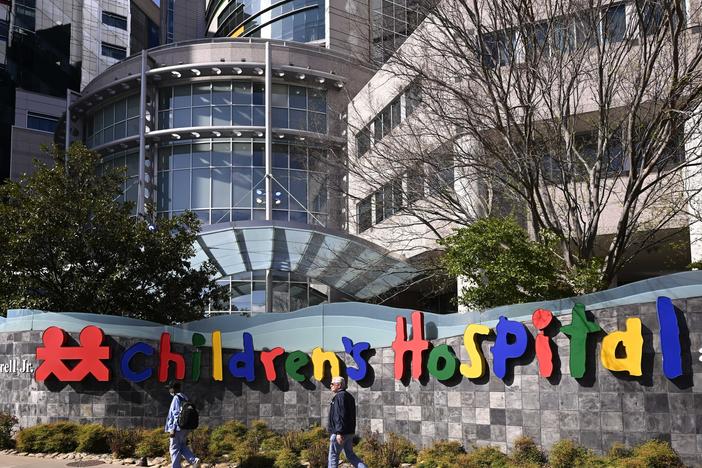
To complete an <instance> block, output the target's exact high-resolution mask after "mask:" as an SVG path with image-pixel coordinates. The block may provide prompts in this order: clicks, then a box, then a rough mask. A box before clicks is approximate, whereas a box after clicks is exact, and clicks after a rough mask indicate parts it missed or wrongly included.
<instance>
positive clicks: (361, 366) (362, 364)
mask: <svg viewBox="0 0 702 468" xmlns="http://www.w3.org/2000/svg"><path fill="white" fill-rule="evenodd" d="M341 341H342V342H343V343H344V350H346V354H350V355H351V357H352V358H353V360H354V361H356V364H358V369H354V368H353V367H349V368H347V369H346V373H347V374H348V375H349V378H351V379H353V380H355V381H356V382H358V381H359V380H363V379H365V378H366V374H367V373H368V362H367V361H366V360H365V359H363V356H361V353H362V352H363V351H365V350H367V349H370V343H367V342H365V341H361V342H360V343H356V344H353V341H351V340H350V339H349V338H346V337H345V336H342V337H341Z"/></svg>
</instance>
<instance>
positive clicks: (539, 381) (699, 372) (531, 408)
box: [0, 297, 702, 465]
mask: <svg viewBox="0 0 702 468" xmlns="http://www.w3.org/2000/svg"><path fill="white" fill-rule="evenodd" d="M674 304H675V306H676V308H677V312H678V320H679V324H680V328H681V335H682V336H681V343H682V349H683V369H684V375H683V376H682V377H680V378H679V379H676V380H675V381H670V380H668V379H667V378H666V377H665V376H664V374H663V371H662V364H661V363H662V360H661V353H660V339H659V336H658V328H659V327H658V321H657V318H656V307H655V303H645V304H635V305H628V306H622V307H618V308H608V309H600V310H596V311H593V312H592V313H593V315H594V317H595V319H596V321H597V322H598V323H599V325H600V326H601V327H602V328H603V330H604V331H605V332H612V331H614V330H615V329H620V330H623V329H624V321H625V319H626V318H627V317H639V318H641V320H642V322H643V325H644V328H643V335H644V358H643V377H641V378H632V377H628V376H622V375H615V374H614V373H612V372H610V371H608V370H605V369H604V368H603V367H602V366H601V364H600V360H599V343H600V341H601V338H602V335H600V336H598V337H597V338H596V339H593V340H592V344H593V346H591V347H590V350H589V357H588V372H587V373H586V377H585V378H583V379H580V380H576V379H573V378H572V377H571V376H570V375H569V371H568V353H569V347H568V345H569V341H568V339H567V337H565V335H563V334H558V335H556V337H555V341H556V344H557V348H558V356H559V359H558V360H556V365H555V369H556V372H555V374H556V375H555V376H554V377H552V378H551V379H545V378H542V377H540V376H539V375H538V368H537V363H536V360H535V358H534V357H533V351H531V350H533V344H532V345H530V347H529V349H530V351H528V353H527V355H526V356H525V357H524V358H521V359H520V360H519V362H518V363H516V365H514V367H513V370H512V371H511V372H509V373H508V376H507V378H506V380H505V381H504V382H503V381H501V380H499V379H498V378H496V377H495V376H494V375H493V374H492V373H490V374H489V376H486V377H484V378H482V379H478V380H469V379H455V380H452V381H450V382H439V381H436V380H435V379H433V378H429V379H424V378H423V379H422V380H421V381H420V382H417V381H411V382H407V383H405V382H402V381H395V380H394V378H393V362H394V353H393V350H392V349H390V348H384V349H383V348H378V349H375V352H374V354H373V355H372V357H371V358H370V359H369V363H370V366H371V368H372V369H373V372H371V373H370V374H371V375H370V376H369V378H368V379H367V381H366V382H363V383H362V384H358V383H355V382H352V383H351V385H350V391H351V392H352V393H353V394H355V396H356V401H357V404H358V431H359V432H360V433H361V434H368V433H369V432H371V431H378V432H381V433H389V432H396V433H398V434H402V435H403V436H405V437H408V438H409V439H410V440H412V441H413V442H415V443H416V444H418V445H426V444H430V443H431V442H432V441H434V440H438V439H453V440H458V441H461V442H463V443H464V444H472V443H478V444H492V445H496V446H498V447H500V448H501V449H503V450H509V449H510V448H511V444H512V443H513V441H514V440H515V438H517V437H518V436H520V435H527V436H530V437H533V438H534V439H535V440H536V441H537V442H538V443H540V444H542V445H543V446H544V447H546V448H548V447H549V446H551V445H552V444H553V443H554V442H556V441H557V440H559V439H563V438H570V439H573V440H575V441H578V442H580V443H581V444H584V445H585V446H587V447H590V448H592V449H594V450H597V451H601V450H607V448H608V447H610V446H611V445H612V444H613V443H615V442H623V443H626V444H636V443H639V442H642V441H644V440H647V439H650V438H654V437H657V438H662V439H665V440H668V441H670V442H671V444H672V446H673V447H674V448H675V450H677V451H678V452H679V453H680V454H681V455H682V456H683V457H684V458H685V460H686V461H687V462H688V463H690V464H692V465H700V464H702V362H700V361H699V359H698V357H699V355H698V351H697V350H698V349H700V348H701V347H702V298H701V297H697V298H690V299H679V300H675V301H674ZM558 318H559V319H560V320H561V323H562V324H563V325H566V324H568V322H569V321H570V314H565V315H562V316H559V317H558ZM530 331H531V333H532V335H534V334H535V333H534V329H533V328H532V327H530ZM74 338H77V337H76V336H74ZM107 340H108V341H109V343H110V345H111V347H112V352H113V356H116V357H119V356H120V355H121V353H122V351H123V350H124V349H125V348H126V347H128V346H129V345H131V344H132V343H133V342H136V341H137V340H134V339H124V338H118V339H117V340H116V341H115V340H114V339H113V338H111V337H110V338H108V339H107ZM444 342H445V343H448V344H449V345H451V346H452V347H453V349H454V350H455V351H456V355H457V356H458V357H460V359H461V361H463V362H467V355H466V352H465V349H464V348H463V346H462V336H460V337H454V338H448V339H441V340H435V341H434V345H437V344H440V343H444ZM0 343H2V344H0V356H2V359H3V361H2V362H0V364H4V363H5V362H9V361H10V360H12V359H15V360H18V361H19V362H21V360H22V359H26V360H28V361H30V362H34V352H35V349H36V347H37V346H38V345H39V344H40V332H39V331H31V332H5V333H0ZM150 344H152V345H154V346H157V343H155V342H151V343H150ZM595 344H596V346H595ZM491 345H492V342H491V340H485V341H483V343H482V349H483V353H484V354H485V356H486V357H487V358H488V364H489V368H490V369H492V365H491V362H490V357H491V354H490V352H489V348H490V346H491ZM183 348H184V347H183V346H182V345H174V350H176V351H178V352H183V351H184V349H183ZM187 355H189V353H186V362H187ZM228 355H229V353H225V360H224V363H225V377H224V382H212V381H210V378H209V375H210V369H209V362H210V356H209V349H206V350H205V351H204V355H203V363H204V365H203V370H202V375H203V377H202V379H201V381H200V382H199V383H193V382H188V381H186V383H185V386H184V391H185V393H186V394H188V395H189V396H190V397H191V398H192V399H193V400H195V401H196V402H197V403H198V405H199V407H200V408H201V416H202V418H203V421H204V424H209V425H216V424H219V423H221V422H222V421H225V420H228V419H232V418H235V419H239V420H242V421H247V422H251V421H252V420H254V419H263V420H264V421H266V422H267V423H268V424H269V425H270V426H271V427H273V428H274V429H277V430H285V429H295V428H304V427H307V426H309V425H312V424H326V416H327V411H328V410H327V408H328V402H329V398H330V392H329V390H328V389H327V387H326V385H322V384H320V383H319V382H317V381H315V380H313V379H312V377H309V378H308V380H306V381H305V382H303V383H297V382H294V381H288V380H287V379H284V378H280V377H279V378H278V380H277V381H276V382H274V383H272V384H268V383H264V384H261V383H257V384H255V385H249V384H246V383H242V381H241V380H240V379H235V378H233V377H231V376H230V375H229V374H228V373H227V371H226V362H227V356H228ZM339 355H340V356H341V354H339ZM558 361H560V362H558ZM346 362H347V363H348V364H352V363H353V361H351V360H350V358H349V357H348V356H346ZM148 364H152V365H155V357H154V358H153V359H150V360H149V362H146V361H145V362H139V360H136V361H135V362H134V367H135V368H141V366H145V365H148ZM114 365H115V364H114V362H113V366H114ZM280 367H281V366H279V368H278V375H279V376H281V375H284V371H283V369H282V368H280ZM558 369H560V372H558ZM2 370H3V369H2V367H0V410H2V411H11V412H13V413H15V414H16V415H17V416H19V417H20V422H21V425H23V426H28V425H32V424H36V423H39V422H49V421H56V420H60V419H71V420H75V421H80V422H91V421H97V422H102V423H104V424H109V425H116V426H147V427H157V426H159V425H161V424H162V423H163V419H164V417H165V414H166V412H167V406H168V403H169V401H170V398H169V395H168V393H167V391H166V390H165V388H163V384H160V383H158V382H157V381H156V379H155V378H152V379H149V380H147V381H146V382H144V383H140V384H135V383H131V382H128V381H126V380H122V379H121V374H120V373H119V370H118V369H115V368H113V369H112V372H113V377H112V378H113V380H112V381H111V382H109V383H97V382H95V381H92V382H91V381H85V382H82V383H78V384H75V383H70V384H67V383H59V382H56V381H54V382H48V381H47V382H46V383H37V382H35V381H34V379H33V377H32V375H31V374H29V373H24V374H22V373H14V374H13V373H11V372H2ZM309 372H311V371H309ZM510 374H511V375H510ZM257 376H258V378H257V382H261V380H263V379H262V377H263V372H262V369H257ZM187 377H188V380H189V375H188V376H187ZM264 382H265V380H264Z"/></svg>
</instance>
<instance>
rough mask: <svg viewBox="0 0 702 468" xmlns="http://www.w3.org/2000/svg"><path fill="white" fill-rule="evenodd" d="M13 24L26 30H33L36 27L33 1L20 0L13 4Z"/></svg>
mask: <svg viewBox="0 0 702 468" xmlns="http://www.w3.org/2000/svg"><path fill="white" fill-rule="evenodd" d="M14 26H15V27H16V28H20V29H26V30H27V31H34V30H35V28H36V10H35V9H34V2H28V1H24V2H22V1H20V2H17V4H16V5H15V23H14Z"/></svg>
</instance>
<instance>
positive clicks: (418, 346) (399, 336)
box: [392, 311, 429, 380]
mask: <svg viewBox="0 0 702 468" xmlns="http://www.w3.org/2000/svg"><path fill="white" fill-rule="evenodd" d="M405 324H406V320H405V318H404V317H402V316H399V317H397V319H396V322H395V341H393V342H392V349H393V350H394V351H395V380H400V379H402V376H403V375H405V353H407V352H408V351H409V352H411V353H412V378H413V379H415V380H419V377H420V376H421V375H422V364H423V356H422V354H423V353H424V352H425V351H426V350H427V349H429V342H428V341H427V340H425V339H424V314H422V313H421V312H418V311H414V312H412V340H411V341H407V330H406V328H405Z"/></svg>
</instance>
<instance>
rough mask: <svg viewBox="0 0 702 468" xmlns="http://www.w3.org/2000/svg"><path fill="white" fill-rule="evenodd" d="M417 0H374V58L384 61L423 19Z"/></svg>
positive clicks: (372, 30) (372, 19)
mask: <svg viewBox="0 0 702 468" xmlns="http://www.w3.org/2000/svg"><path fill="white" fill-rule="evenodd" d="M419 4H420V2H419V1H417V0H372V1H371V35H372V43H373V47H372V54H373V59H374V60H375V61H377V62H380V63H383V62H385V61H386V60H388V59H389V58H390V57H391V56H392V54H393V53H394V52H395V51H396V50H397V49H398V48H399V47H400V46H401V45H402V43H403V42H404V41H405V39H407V37H408V36H409V35H410V34H412V31H414V29H415V28H416V27H417V25H418V24H419V23H420V22H421V20H422V18H423V17H422V15H421V13H420V11H419V10H420V8H419Z"/></svg>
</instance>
